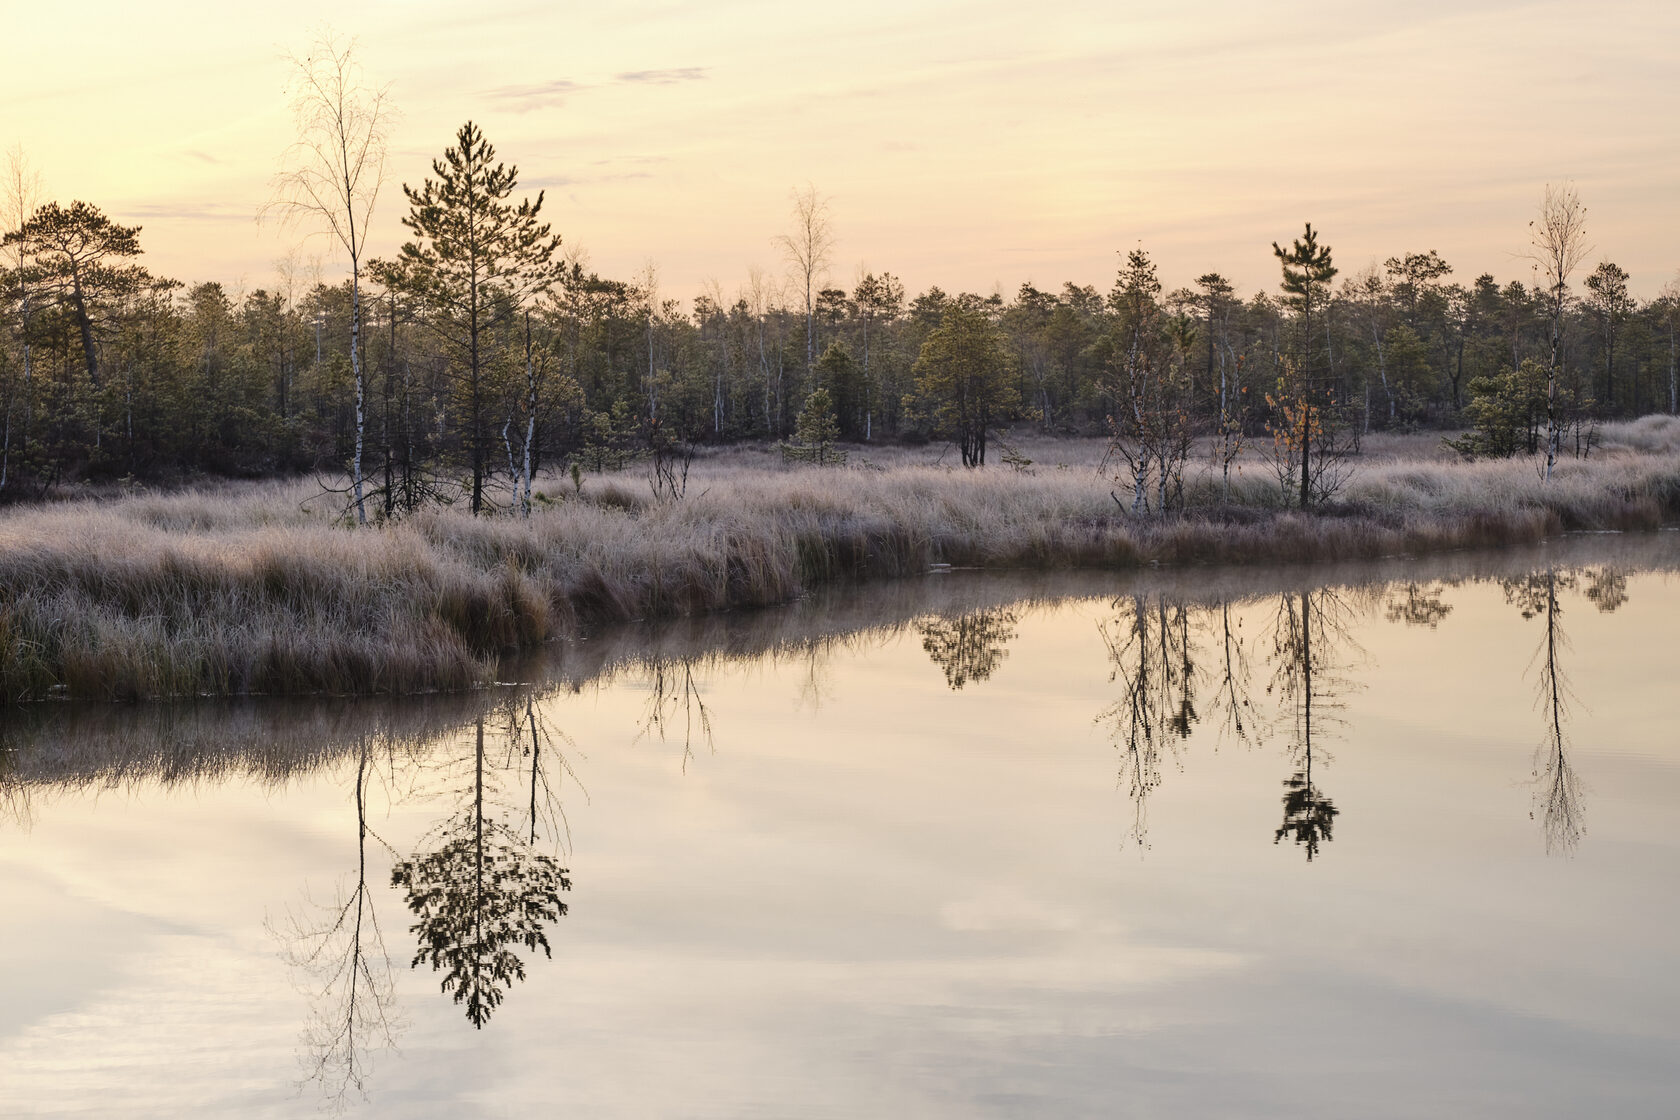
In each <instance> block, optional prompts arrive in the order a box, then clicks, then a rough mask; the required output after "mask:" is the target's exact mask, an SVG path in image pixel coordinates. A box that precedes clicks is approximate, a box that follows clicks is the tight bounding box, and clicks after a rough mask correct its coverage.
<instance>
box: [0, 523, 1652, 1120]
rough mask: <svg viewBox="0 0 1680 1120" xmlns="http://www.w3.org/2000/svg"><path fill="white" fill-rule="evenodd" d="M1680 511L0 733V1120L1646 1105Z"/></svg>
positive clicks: (975, 582) (971, 594)
mask: <svg viewBox="0 0 1680 1120" xmlns="http://www.w3.org/2000/svg"><path fill="white" fill-rule="evenodd" d="M1677 559H1680V549H1677V547H1676V541H1675V538H1674V536H1673V535H1672V534H1655V535H1651V536H1644V537H1636V536H1626V537H1622V536H1600V537H1577V538H1569V539H1565V540H1562V541H1556V542H1553V543H1552V544H1550V545H1548V546H1546V547H1544V548H1540V549H1534V550H1528V551H1523V552H1512V553H1502V554H1494V555H1479V554H1458V555H1452V556H1444V557H1438V558H1434V559H1431V560H1426V561H1415V560H1394V561H1389V562H1385V563H1382V564H1376V565H1363V566H1357V567H1352V566H1350V567H1347V568H1332V569H1311V570H1309V569H1305V568H1302V569H1234V570H1233V569H1204V570H1187V571H1179V572H1174V573H1159V574H1150V573H1144V574H1127V575H1114V574H1096V573H1083V574H1058V575H1042V576H1027V575H1020V576H1015V575H999V574H985V573H978V572H960V571H959V572H949V573H945V574H940V575H932V576H928V577H926V578H922V579H914V580H906V581H900V582H897V583H892V584H886V585H878V586H868V587H858V588H838V589H834V590H831V591H829V592H826V593H824V594H821V595H817V596H813V597H812V598H810V599H808V600H805V601H802V602H800V603H798V604H795V605H793V606H791V607H788V608H785V609H779V610H773V611H763V612H753V613H743V614H738V615H724V616H712V617H707V618H699V619H692V620H685V621H681V622H677V623H672V624H664V625H658V626H654V625H649V626H645V627H628V628H624V629H621V630H615V631H612V632H608V633H603V634H600V635H596V636H594V637H591V638H590V639H588V640H585V641H580V642H576V643H568V644H566V645H564V646H560V647H557V648H555V649H552V650H550V651H547V652H546V653H545V655H544V656H542V657H540V658H537V659H532V660H529V661H524V662H520V663H510V664H508V665H505V666H504V667H503V671H502V674H501V675H502V677H503V679H504V680H505V681H507V682H509V683H508V684H506V685H505V686H503V687H498V688H496V689H492V690H487V691H485V692H481V693H475V694H469V695H462V696H429V697H419V698H415V699H411V700H403V701H391V700H378V701H355V702H351V701H320V702H285V703H281V702H265V701H255V700H253V701H243V702H238V703H216V704H210V703H205V704H174V705H156V706H140V707H132V706H130V707H114V706H112V707H106V706H87V707H82V706H74V707H73V706H68V705H59V706H37V707H35V708H32V709H28V710H23V711H17V712H13V713H9V714H7V715H6V716H5V717H4V722H3V723H0V738H3V745H4V751H3V753H0V889H3V890H4V892H5V895H6V897H8V898H9V899H10V900H12V902H11V904H10V905H8V906H7V907H6V908H5V909H4V911H3V912H0V944H3V945H4V946H5V947H6V950H7V951H6V952H5V953H4V954H3V955H0V981H3V983H4V985H5V990H6V991H7V992H8V993H9V998H8V1000H7V1001H6V1003H5V1006H4V1009H3V1010H0V1112H4V1113H5V1114H6V1115H19V1116H35V1115H78V1114H86V1115H98V1114H102V1113H105V1112H108V1110H109V1109H110V1107H111V1102H112V1101H114V1100H120V1101H121V1102H122V1107H123V1114H124V1115H133V1116H224V1115H242V1116H292V1115H299V1114H308V1113H312V1112H314V1111H316V1110H318V1109H323V1108H324V1109H329V1110H333V1109H342V1110H344V1111H345V1112H346V1113H347V1114H351V1115H365V1116H400V1117H413V1116H445V1115H460V1114H469V1115H472V1114H481V1113H487V1112H488V1113H495V1112H497V1111H499V1110H505V1111H508V1112H512V1111H516V1110H528V1111H534V1112H536V1113H538V1114H545V1113H547V1112H557V1111H560V1110H562V1109H564V1110H566V1111H570V1112H574V1113H577V1114H580V1115H591V1116H649V1115H684V1116H719V1117H723V1116H741V1115H760V1114H761V1115H800V1116H857V1115H917V1116H952V1117H957V1116H1016V1115H1057V1116H1097V1115H1101V1116H1112V1115H1116V1114H1118V1115H1156V1114H1166V1113H1179V1114H1184V1115H1242V1116H1281V1115H1289V1116H1294V1117H1299V1116H1323V1117H1340V1116H1348V1115H1360V1116H1419V1115H1476V1116H1507V1115H1509V1116H1516V1115H1523V1116H1580V1115H1616V1116H1661V1115H1668V1114H1669V1112H1670V1110H1671V1108H1672V1102H1673V1100H1674V1099H1676V1097H1677V1096H1680V1073H1676V1072H1675V1070H1674V1067H1673V1062H1672V1055H1673V1053H1674V1052H1675V1049H1676V1043H1677V1042H1680V1037H1677V1036H1680V1020H1677V1018H1676V1016H1675V1014H1674V1012H1673V1008H1674V1006H1675V1005H1676V1003H1677V997H1680V967H1676V966H1677V965H1680V952H1677V951H1676V950H1675V948H1674V945H1673V938H1672V929H1673V928H1674V926H1675V924H1676V921H1677V919H1680V902H1677V901H1676V898H1675V896H1674V892H1673V891H1672V890H1670V889H1669V887H1668V884H1670V883H1671V882H1672V878H1673V868H1674V866H1675V865H1676V856H1677V854H1680V834H1677V830H1676V828H1675V826H1674V824H1673V820H1674V814H1673V806H1674V805H1675V804H1676V802H1677V800H1680V750H1677V749H1676V747H1675V737H1674V732H1673V722H1672V720H1673V717H1672V712H1671V710H1670V703H1669V702H1668V700H1667V697H1668V696H1670V695H1671V694H1672V680H1673V678H1674V671H1675V658H1674V656H1673V654H1672V635H1673V631H1674V621H1675V619H1677V618H1680V583H1677V581H1676V579H1675V576H1674V571H1675V569H1676V567H1677V563H1676V561H1677Z"/></svg>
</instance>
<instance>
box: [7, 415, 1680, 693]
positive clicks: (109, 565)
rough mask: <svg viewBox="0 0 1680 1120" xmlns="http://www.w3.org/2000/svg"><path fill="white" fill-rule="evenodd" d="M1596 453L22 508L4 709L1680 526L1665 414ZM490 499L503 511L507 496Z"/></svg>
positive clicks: (404, 686) (934, 457)
mask: <svg viewBox="0 0 1680 1120" xmlns="http://www.w3.org/2000/svg"><path fill="white" fill-rule="evenodd" d="M1603 437H1604V446H1603V447H1602V448H1601V449H1600V450H1599V452H1598V453H1596V454H1595V456H1594V457H1593V458H1592V459H1590V460H1586V461H1577V460H1573V459H1565V460H1564V461H1562V462H1561V463H1560V464H1559V467H1558V470H1557V472H1556V474H1555V476H1554V477H1553V478H1552V480H1551V481H1550V482H1547V481H1545V480H1544V479H1542V478H1541V476H1540V475H1539V474H1538V473H1537V472H1536V471H1535V469H1534V467H1533V465H1532V464H1531V463H1530V462H1528V461H1526V460H1485V461H1478V462H1473V463H1462V462H1457V461H1453V460H1451V459H1441V458H1435V459H1430V458H1428V457H1427V456H1426V455H1423V454H1422V453H1421V452H1422V451H1424V450H1426V449H1427V448H1428V447H1431V446H1433V445H1434V437H1433V436H1429V435H1424V436H1413V437H1398V438H1397V437H1377V438H1374V439H1373V440H1371V441H1370V443H1369V445H1368V446H1367V448H1366V449H1365V452H1364V455H1363V456H1362V462H1361V469H1360V470H1359V471H1358V472H1357V473H1356V474H1355V475H1353V476H1352V478H1351V479H1350V481H1349V482H1348V483H1347V485H1346V486H1345V488H1344V490H1343V492H1342V494H1341V495H1340V496H1339V497H1338V499H1337V500H1336V501H1335V502H1334V503H1331V504H1330V505H1328V506H1326V507H1324V508H1323V509H1319V510H1316V511H1307V512H1302V511H1300V510H1298V509H1295V508H1293V507H1292V505H1291V498H1290V496H1289V495H1286V494H1285V493H1284V492H1282V491H1281V490H1280V488H1279V487H1278V484H1277V480H1276V478H1275V477H1274V476H1273V475H1272V473H1271V472H1270V470H1269V469H1268V468H1267V466H1266V464H1265V461H1264V459H1263V458H1261V457H1259V456H1255V457H1252V458H1249V459H1247V460H1241V461H1239V463H1238V465H1239V466H1242V467H1244V468H1245V469H1243V470H1240V471H1236V472H1233V474H1232V475H1231V477H1230V478H1229V480H1227V479H1225V478H1224V477H1222V476H1221V474H1220V473H1219V472H1218V471H1216V470H1215V469H1214V468H1213V467H1212V466H1211V465H1209V464H1207V463H1205V462H1203V463H1200V464H1199V465H1198V466H1197V467H1195V469H1193V470H1192V471H1191V472H1189V473H1188V474H1187V476H1186V478H1185V480H1184V485H1183V490H1184V496H1183V502H1184V505H1185V507H1186V508H1185V510H1184V512H1182V513H1179V514H1175V515H1173V516H1170V517H1154V516H1149V517H1138V516H1135V515H1133V514H1132V513H1131V512H1130V511H1128V510H1123V509H1121V508H1119V507H1118V506H1117V505H1116V503H1115V501H1114V488H1113V485H1112V481H1111V480H1110V479H1109V478H1108V477H1106V476H1105V475H1104V474H1103V473H1102V472H1101V471H1099V470H1098V469H1097V468H1098V466H1099V465H1100V463H1101V461H1102V459H1103V457H1104V454H1105V451H1106V448H1107V443H1106V441H1104V440H1101V439H1093V440H1085V441H1043V442H1032V441H1023V443H1022V450H1023V451H1024V452H1026V453H1028V454H1030V455H1032V456H1036V457H1037V459H1038V462H1037V463H1035V464H1034V465H1032V466H1030V467H1026V468H1024V469H1020V470H1014V469H1003V470H996V469H994V470H985V471H979V470H964V469H962V468H961V467H959V466H956V465H955V464H954V463H949V462H946V463H942V462H940V461H938V460H939V451H938V449H935V448H927V449H919V450H917V449H908V450H907V449H900V450H898V451H896V452H892V453H889V454H887V455H883V456H880V457H878V458H868V457H863V456H853V457H851V458H850V459H849V460H848V462H847V463H846V464H845V465H843V466H832V467H828V468H817V467H813V466H809V465H806V464H803V463H799V462H789V461H786V460H784V459H783V458H782V457H781V456H779V455H776V454H774V453H773V452H771V451H769V450H768V449H766V448H763V447H756V448H742V449H734V450H722V451H717V452H711V451H707V452H703V453H701V454H700V455H699V456H698V457H697V458H696V459H695V461H694V462H693V464H692V470H691V472H690V474H689V477H688V481H687V486H688V493H687V496H686V497H685V498H683V499H682V500H672V499H670V498H669V497H664V498H661V497H659V496H658V495H657V494H656V492H655V489H654V487H653V486H652V485H651V484H650V483H651V476H650V474H649V473H648V471H647V470H645V469H632V470H628V471H626V472H622V473H618V474H612V473H609V474H607V475H606V476H604V477H596V476H590V475H580V476H579V480H581V485H580V484H579V481H575V480H574V479H572V478H569V477H564V476H560V477H556V476H553V475H545V476H543V477H542V478H541V479H539V480H538V481H537V483H536V485H535V487H534V488H533V507H534V509H533V513H532V515H531V516H530V517H529V518H522V517H508V516H503V517H485V516H474V515H473V514H472V513H471V511H470V507H468V506H467V505H465V504H464V503H463V504H457V505H455V506H449V507H437V508H428V509H423V510H420V511H418V512H416V513H415V514H414V515H412V516H410V517H406V518H402V519H399V520H393V521H390V522H387V523H385V524H383V525H376V526H370V527H368V528H365V529H356V528H350V527H346V526H345V524H344V522H343V519H342V517H340V516H339V515H338V513H337V512H336V510H335V508H334V507H333V506H332V504H331V503H327V502H323V501H322V500H321V492H320V489H319V487H318V486H317V484H316V483H314V482H313V481H312V480H299V481H290V482H285V481H282V482H267V483H253V484H245V485H228V484H221V485H218V486H215V487H212V488H208V489H204V490H198V491H188V492H183V493H176V494H166V495H153V494H146V493H139V494H135V495H131V496H127V497H120V498H116V499H106V500H91V499H89V500H81V501H66V502H56V503H48V504H44V505H35V506H28V507H14V508H13V509H12V510H10V511H9V512H7V513H5V514H3V515H0V587H3V588H4V589H5V595H4V597H3V598H0V688H3V689H4V696H5V698H6V700H8V701H11V702H16V701H22V700H31V699H41V698H50V697H53V696H75V697H90V698H107V699H129V698H139V697H156V696H181V695H202V694H240V693H268V694H276V693H348V692H386V693H403V692H417V691H428V690H438V689H457V688H467V687H472V686H474V685H478V684H482V683H486V682H488V681H490V680H492V679H494V678H495V674H496V667H497V664H498V660H499V657H500V655H502V654H504V653H506V652H507V651H510V650H515V649H519V648H525V647H530V646H533V645H535V644H537V643H540V642H542V641H544V640H547V639H551V638H557V637H566V636H574V635H577V634H579V633H581V632H582V631H583V630H584V629H585V628H587V627H589V626H591V625H592V624H599V623H604V622H610V621H620V620H629V619H636V618H648V617H656V616H660V615H682V614H695V613H699V612H704V611H711V610H718V609H725V608H732V607H751V606H760V605H766V604H770V603H776V602H783V601H786V600H788V599H791V598H794V597H796V596H798V595H799V594H800V593H801V592H802V591H804V590H806V589H808V588H810V587H813V586H816V585H818V584H821V583H824V582H829V581H835V580H849V579H858V578H866V577H874V576H891V575H902V574H908V573H915V572H922V571H926V570H927V569H928V567H929V566H930V565H932V564H937V563H945V564H953V565H985V566H1017V567H1035V568H1056V567H1072V566H1087V567H1108V568H1130V567H1137V566H1142V565H1150V564H1157V563H1158V564H1164V565H1170V564H1198V563H1218V562H1229V561H1284V562H1293V561H1313V562H1317V561H1330V560H1344V559H1357V558H1367V557H1378V556H1388V555H1394V554H1401V553H1408V552H1412V553H1417V552H1429V551H1440V550H1444V549H1451V548H1462V547H1472V546H1488V545H1499V544H1506V543H1513V542H1519V541H1532V540H1538V539H1540V538H1541V537H1544V536H1546V535H1548V534H1552V533H1556V532H1558V531H1560V530H1563V529H1571V528H1587V529H1628V528H1652V527H1655V526H1657V525H1659V524H1660V523H1662V522H1663V521H1664V520H1665V519H1672V518H1673V516H1674V515H1675V514H1676V512H1680V419H1674V418H1669V417H1647V418H1645V419H1643V420H1640V421H1635V422H1626V423H1611V424H1607V425H1605V428H1604V430H1603ZM1057 456H1065V457H1066V459H1064V460H1061V461H1058V459H1057ZM1024 457H1026V456H1023V458H1024ZM1197 458H1198V459H1199V458H1200V456H1198V457H1197ZM488 497H489V498H491V499H494V500H497V501H498V502H500V503H504V504H505V503H506V502H509V501H512V500H513V495H512V493H511V489H510V487H508V486H507V484H506V482H505V481H504V482H503V483H501V484H500V485H499V487H498V490H497V491H496V492H493V493H490V494H488Z"/></svg>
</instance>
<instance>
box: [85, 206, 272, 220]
mask: <svg viewBox="0 0 1680 1120" xmlns="http://www.w3.org/2000/svg"><path fill="white" fill-rule="evenodd" d="M113 210H118V208H113ZM120 213H121V214H122V216H123V217H124V218H128V219H139V220H140V221H143V222H150V221H194V222H248V221H250V220H251V219H252V218H253V217H254V215H253V214H252V212H251V211H250V210H246V209H241V208H239V207H237V206H228V205H225V204H223V203H220V202H182V203H147V202H142V203H136V204H134V205H131V206H123V207H121V208H120Z"/></svg>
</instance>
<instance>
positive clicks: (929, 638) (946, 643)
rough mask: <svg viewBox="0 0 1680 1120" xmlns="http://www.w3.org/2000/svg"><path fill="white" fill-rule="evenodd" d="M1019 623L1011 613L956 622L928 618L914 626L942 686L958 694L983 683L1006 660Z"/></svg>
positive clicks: (999, 612) (977, 615)
mask: <svg viewBox="0 0 1680 1120" xmlns="http://www.w3.org/2000/svg"><path fill="white" fill-rule="evenodd" d="M1017 621H1019V619H1018V618H1017V616H1016V613H1015V612H1014V611H1013V610H1006V609H1002V608H999V609H995V610H988V611H975V612H973V613H972V614H965V615H959V616H958V617H956V618H940V617H937V616H935V617H932V618H927V619H924V620H922V621H920V622H918V623H916V632H917V633H918V634H920V635H921V637H922V648H923V649H924V650H926V651H927V654H928V656H929V657H931V658H933V663H934V664H935V665H938V666H939V667H940V668H941V669H942V670H944V672H945V683H946V684H948V685H950V686H951V688H952V689H953V690H960V689H961V688H962V687H963V685H965V684H968V683H969V682H970V681H983V680H985V679H986V678H987V677H989V676H991V675H992V674H993V673H994V672H996V671H997V668H998V666H999V665H1002V664H1003V662H1004V660H1005V659H1006V658H1008V656H1009V650H1008V648H1007V647H1008V645H1009V643H1010V642H1011V641H1013V640H1014V638H1015V624H1016V622H1017Z"/></svg>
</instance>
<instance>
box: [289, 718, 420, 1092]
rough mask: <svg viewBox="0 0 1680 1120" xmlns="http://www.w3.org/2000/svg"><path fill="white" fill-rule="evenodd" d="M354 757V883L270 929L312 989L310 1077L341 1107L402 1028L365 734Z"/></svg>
mask: <svg viewBox="0 0 1680 1120" xmlns="http://www.w3.org/2000/svg"><path fill="white" fill-rule="evenodd" d="M355 758H356V774H355V799H356V878H355V885H354V886H353V887H351V888H350V890H349V892H348V895H345V894H344V893H343V892H342V891H341V893H340V895H339V897H338V898H337V899H336V900H335V901H334V902H333V903H332V904H330V905H327V906H324V907H310V908H309V909H307V910H305V911H303V912H296V911H294V912H291V913H288V914H287V915H286V918H285V919H284V920H283V922H282V923H281V925H279V926H277V927H271V929H272V932H273V933H274V934H275V935H276V936H277V937H278V938H279V939H280V941H281V944H282V950H281V952H282V955H283V956H284V958H285V959H286V961H287V963H288V964H289V965H291V966H292V967H293V969H294V970H296V972H297V973H298V974H299V975H300V976H302V977H303V978H304V980H305V986H306V988H307V990H308V992H309V995H310V1012H309V1020H308V1022H307V1024H306V1026H305V1027H304V1030H303V1034H302V1039H301V1040H302V1044H303V1050H304V1055H305V1056H304V1059H303V1061H304V1066H305V1069H306V1076H305V1081H306V1082H309V1081H313V1082H316V1083H317V1084H319V1085H320V1086H321V1089H322V1091H323V1093H324V1094H325V1096H326V1098H327V1101H328V1102H329V1104H331V1105H333V1106H335V1107H338V1108H342V1107H343V1106H344V1105H345V1104H347V1103H348V1102H349V1100H350V1098H351V1097H352V1096H360V1097H363V1098H365V1097H366V1096H367V1077H368V1073H369V1071H370V1069H371V1065H372V1056H373V1054H375V1053H376V1052H378V1051H382V1050H388V1049H390V1048H392V1047H393V1046H394V1045H395V1043H396V1035H397V1033H398V1030H399V1028H400V1021H399V1019H398V1017H397V1015H396V1014H395V1006H394V1001H395V988H396V985H395V983H394V981H393V977H392V966H391V957H390V954H389V953H387V952H386V949H385V938H384V935H383V932H382V931H381V930H380V927H379V915H378V912H377V911H376V909H375V908H374V904H373V896H372V895H371V894H370V893H369V891H368V874H367V872H368V840H369V839H370V838H372V839H373V840H375V841H376V842H377V843H379V844H382V845H383V844H384V843H385V842H384V841H383V840H381V839H379V837H378V836H377V835H376V834H375V833H374V832H373V831H372V830H371V829H370V828H369V827H368V785H369V782H370V781H371V779H372V777H373V771H374V766H373V758H372V746H371V744H370V742H369V740H368V739H367V738H365V737H364V738H363V739H362V740H361V741H360V742H359V743H358V744H357V746H356V749H355ZM386 846H387V848H388V847H389V846H388V845H386Z"/></svg>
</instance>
